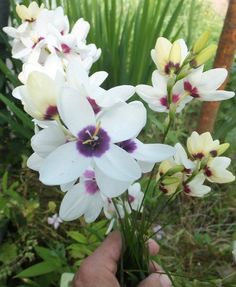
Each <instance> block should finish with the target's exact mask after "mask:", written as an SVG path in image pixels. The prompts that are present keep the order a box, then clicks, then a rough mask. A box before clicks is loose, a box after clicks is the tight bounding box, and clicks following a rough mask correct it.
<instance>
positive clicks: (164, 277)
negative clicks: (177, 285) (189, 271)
mask: <svg viewBox="0 0 236 287" xmlns="http://www.w3.org/2000/svg"><path fill="white" fill-rule="evenodd" d="M160 282H161V284H162V285H163V287H171V286H172V284H171V281H170V278H169V277H168V276H167V275H165V274H161V276H160Z"/></svg>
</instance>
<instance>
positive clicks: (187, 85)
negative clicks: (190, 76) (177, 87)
mask: <svg viewBox="0 0 236 287" xmlns="http://www.w3.org/2000/svg"><path fill="white" fill-rule="evenodd" d="M184 90H185V91H186V92H188V93H189V95H190V96H191V97H193V98H199V97H200V96H199V94H198V90H197V88H196V87H193V86H192V85H191V84H190V83H189V82H188V81H185V82H184Z"/></svg>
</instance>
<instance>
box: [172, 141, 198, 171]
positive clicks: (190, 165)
mask: <svg viewBox="0 0 236 287" xmlns="http://www.w3.org/2000/svg"><path fill="white" fill-rule="evenodd" d="M175 149H176V153H175V154H174V162H175V163H176V164H178V165H181V164H182V165H183V166H184V167H185V170H186V171H187V172H188V173H189V172H191V171H192V170H193V169H194V168H195V165H196V164H195V163H194V162H193V161H191V160H190V159H189V158H188V156H187V154H186V151H185V149H184V148H183V146H182V145H181V144H180V143H177V144H176V145H175Z"/></svg>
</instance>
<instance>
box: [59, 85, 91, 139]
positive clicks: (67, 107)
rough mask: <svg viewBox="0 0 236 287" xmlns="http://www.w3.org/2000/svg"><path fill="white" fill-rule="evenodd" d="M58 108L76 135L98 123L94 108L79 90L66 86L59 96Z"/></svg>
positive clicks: (64, 120)
mask: <svg viewBox="0 0 236 287" xmlns="http://www.w3.org/2000/svg"><path fill="white" fill-rule="evenodd" d="M58 109H59V113H60V116H61V118H62V120H63V122H64V123H65V124H66V125H67V127H68V128H69V130H70V131H71V132H72V133H73V134H74V135H75V136H77V134H78V132H79V131H81V130H82V129H83V128H85V127H87V126H89V125H96V123H95V115H94V112H93V109H92V107H91V105H90V104H89V102H88V101H87V100H86V98H84V97H83V96H82V95H81V93H80V92H79V91H76V90H74V89H71V88H65V89H64V90H63V93H62V94H61V96H60V97H59V103H58Z"/></svg>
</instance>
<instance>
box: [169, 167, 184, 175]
mask: <svg viewBox="0 0 236 287" xmlns="http://www.w3.org/2000/svg"><path fill="white" fill-rule="evenodd" d="M183 170H184V166H183V165H176V166H174V167H172V168H171V169H169V170H168V171H167V173H166V175H168V176H171V175H173V174H175V173H177V172H182V171H183Z"/></svg>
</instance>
